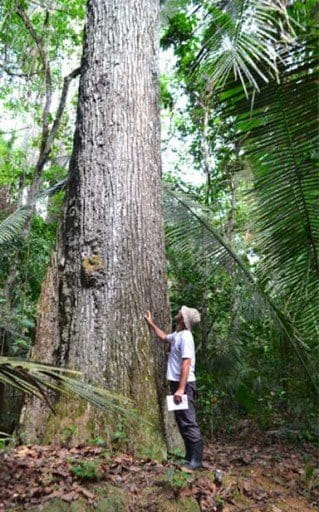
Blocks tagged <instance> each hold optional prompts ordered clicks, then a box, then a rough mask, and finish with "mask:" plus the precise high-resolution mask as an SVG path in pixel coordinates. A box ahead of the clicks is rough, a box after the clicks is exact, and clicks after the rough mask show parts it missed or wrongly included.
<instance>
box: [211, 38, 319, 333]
mask: <svg viewBox="0 0 319 512" xmlns="http://www.w3.org/2000/svg"><path fill="white" fill-rule="evenodd" d="M316 46H317V44H316V42H315V41H305V42H304V43H302V42H301V43H300V44H298V45H297V44H296V45H295V47H294V48H291V49H290V51H289V52H286V53H283V54H282V55H281V77H282V80H281V83H280V84H277V83H276V82H275V81H272V82H270V83H269V85H266V84H264V85H262V88H261V93H260V94H256V96H255V101H254V105H253V107H252V106H251V104H250V102H249V101H248V100H247V99H246V97H245V94H244V93H243V91H242V90H241V88H240V87H238V86H236V85H235V84H234V83H232V84H228V86H227V87H225V89H224V90H223V92H222V93H221V94H220V99H221V101H222V109H223V113H224V115H225V116H226V117H227V118H228V119H232V123H233V126H234V128H235V132H236V134H235V137H236V139H237V140H239V141H241V147H242V149H243V150H244V153H245V154H246V157H247V159H248V161H249V164H250V167H251V170H252V172H253V174H254V178H255V179H254V186H253V190H252V192H251V193H252V194H253V195H254V197H255V199H256V200H257V201H256V208H255V212H254V215H255V217H256V219H257V228H258V232H259V239H258V246H259V248H260V251H261V253H262V254H263V260H262V265H260V272H261V279H262V280H263V282H264V283H265V286H267V289H268V290H269V292H270V293H272V294H273V295H274V294H276V295H277V296H280V297H281V298H282V300H285V301H287V304H288V309H289V311H290V313H291V316H292V318H294V320H295V322H296V323H297V325H298V327H299V329H300V330H301V331H302V332H303V333H305V335H307V337H308V338H309V340H311V339H313V337H314V333H315V332H316V331H317V332H318V326H317V324H316V322H315V318H316V308H317V302H318V274H319V258H318V241H319V230H318V228H319V215H318V213H319V209H318V207H319V203H318V190H319V175H318V172H317V162H318V160H317V158H316V148H318V127H317V85H316V80H317V78H318V67H317V55H318V49H317V48H316Z"/></svg>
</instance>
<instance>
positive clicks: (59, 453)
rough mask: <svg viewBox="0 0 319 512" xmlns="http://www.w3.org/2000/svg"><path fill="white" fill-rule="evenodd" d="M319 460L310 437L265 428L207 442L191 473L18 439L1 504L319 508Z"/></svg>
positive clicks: (1, 481)
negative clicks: (263, 432)
mask: <svg viewBox="0 0 319 512" xmlns="http://www.w3.org/2000/svg"><path fill="white" fill-rule="evenodd" d="M317 461H318V453H317V450H316V448H315V447H314V446H313V445H310V444H306V445H305V444H300V443H299V444H287V443H284V442H282V441H280V440H278V439H276V438H272V437H271V436H260V435H259V436H249V437H248V438H246V439H237V440H232V441H229V440H228V441H226V440H216V441H214V442H210V443H206V447H205V452H204V468H203V469H201V470H197V471H196V472H194V473H192V474H191V473H187V472H184V471H181V470H180V469H179V466H178V465H177V464H176V462H173V461H164V462H162V463H160V462H157V461H154V460H151V459H148V458H138V457H133V456H132V455H131V454H129V453H123V454H121V455H119V454H117V455H113V456H112V455H110V454H109V453H108V452H107V451H106V450H105V449H104V448H103V447H96V446H78V447H73V448H67V447H56V446H35V445H33V446H31V445H30V446H18V447H16V448H10V449H6V450H3V451H2V452H1V453H0V511H1V512H4V511H5V512H7V511H10V512H11V511H17V512H18V511H22V510H39V511H40V510H45V511H47V510H48V511H51V510H52V511H54V512H56V511H64V510H65V511H68V510H70V511H71V512H73V511H75V512H77V511H79V512H86V511H87V510H98V511H102V512H104V511H105V512H108V511H113V510H114V511H119V512H122V511H123V512H124V511H132V512H134V511H137V512H138V511H143V510H147V511H148V512H163V511H165V510H168V511H172V512H175V511H177V512H179V511H181V512H186V511H187V512H188V511H190V512H192V511H195V512H196V511H204V512H215V511H218V512H219V511H223V512H315V511H316V510H318V505H319V482H318V469H317V468H318V466H317ZM216 469H220V470H222V472H223V478H222V482H221V483H220V482H218V481H217V480H216V478H215V470H216ZM115 491H116V492H115ZM117 491H118V492H117ZM111 498H112V499H111ZM103 499H104V501H103ZM112 500H113V501H112ZM49 503H51V508H48V504H49ZM52 503H54V504H55V505H54V506H53V507H52ZM72 503H73V504H74V506H71V505H72ZM76 503H78V504H79V503H81V505H78V507H76V506H75V504H76ZM62 505H63V506H62Z"/></svg>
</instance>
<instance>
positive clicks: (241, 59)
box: [194, 0, 294, 95]
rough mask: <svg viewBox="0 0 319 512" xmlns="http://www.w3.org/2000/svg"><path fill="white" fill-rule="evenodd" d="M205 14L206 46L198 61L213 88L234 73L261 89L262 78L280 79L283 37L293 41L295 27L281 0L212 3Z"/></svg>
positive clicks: (197, 66) (200, 73) (244, 82)
mask: <svg viewBox="0 0 319 512" xmlns="http://www.w3.org/2000/svg"><path fill="white" fill-rule="evenodd" d="M207 9H208V15H207V16H206V17H205V18H204V20H205V21H204V27H203V28H202V32H203V37H202V48H201V50H200V52H199V53H198V55H197V58H196V61H195V65H194V66H195V69H196V74H197V75H198V78H199V79H200V80H201V77H203V76H205V77H206V80H207V81H208V82H209V83H210V85H209V87H210V89H215V88H216V87H219V86H223V85H224V84H225V83H226V81H227V79H228V78H229V76H230V75H231V74H232V75H233V78H235V80H239V81H240V82H241V85H242V88H243V89H244V91H245V94H246V95H247V94H248V92H247V86H248V85H249V86H251V87H253V88H254V89H255V90H256V91H259V90H260V85H259V80H260V79H261V80H262V82H264V83H267V82H268V81H269V80H270V79H276V80H278V76H279V73H278V60H279V56H278V53H277V48H279V45H278V44H277V45H275V44H274V43H275V42H276V41H277V40H278V34H279V33H280V34H281V39H282V40H284V41H285V44H287V41H289V42H291V41H292V40H293V37H294V31H293V29H292V26H291V23H290V22H289V17H288V14H287V10H286V5H285V3H284V2H281V1H280V0H277V1H273V0H235V1H228V2H225V3H224V5H223V7H221V8H219V7H217V6H216V5H215V6H214V5H211V6H209V7H208V8H207Z"/></svg>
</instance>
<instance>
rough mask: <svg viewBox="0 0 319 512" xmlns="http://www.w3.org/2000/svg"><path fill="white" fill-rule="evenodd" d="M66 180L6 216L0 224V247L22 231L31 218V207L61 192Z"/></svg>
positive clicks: (43, 191)
mask: <svg viewBox="0 0 319 512" xmlns="http://www.w3.org/2000/svg"><path fill="white" fill-rule="evenodd" d="M67 182H68V180H67V179H65V180H62V181H59V183H56V184H55V185H53V186H52V187H50V188H47V189H45V190H42V191H41V192H40V193H39V194H38V195H37V196H36V197H34V198H33V199H32V200H31V201H29V202H28V203H27V204H26V205H24V206H22V207H21V208H18V209H17V210H15V211H14V212H13V213H11V215H8V217H6V218H5V219H4V220H3V221H2V222H1V223H0V245H4V244H8V243H9V242H12V241H13V240H15V239H16V238H17V236H18V235H19V233H20V232H21V231H22V230H23V227H24V226H25V223H26V221H27V220H28V219H29V218H30V217H31V215H32V213H33V206H34V205H35V204H36V203H37V201H40V200H41V199H43V198H45V197H50V196H52V195H54V194H56V193H57V192H59V191H60V190H62V189H63V188H64V187H65V186H66V184H67Z"/></svg>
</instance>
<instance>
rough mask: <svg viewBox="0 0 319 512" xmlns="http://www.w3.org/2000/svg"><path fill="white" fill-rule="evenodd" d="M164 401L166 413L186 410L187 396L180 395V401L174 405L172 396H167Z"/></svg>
mask: <svg viewBox="0 0 319 512" xmlns="http://www.w3.org/2000/svg"><path fill="white" fill-rule="evenodd" d="M166 401H167V410H168V411H179V410H182V409H188V399H187V395H182V401H181V403H180V404H175V402H174V395H167V397H166Z"/></svg>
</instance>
